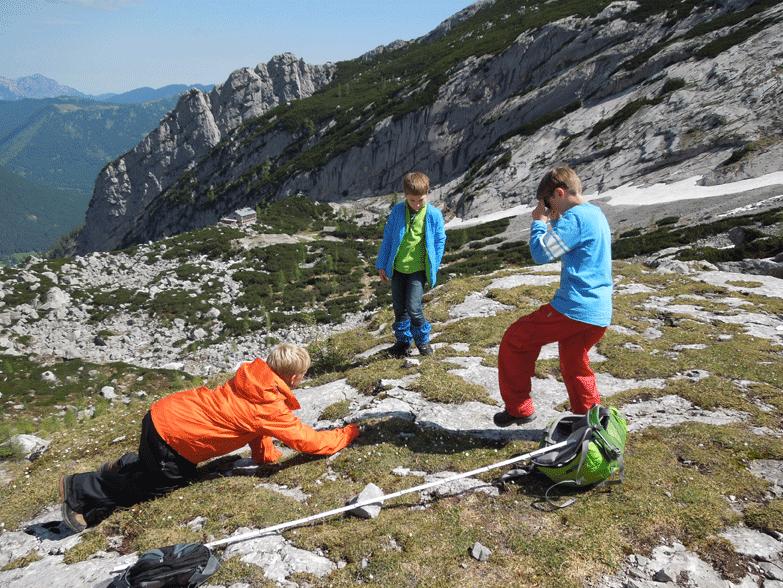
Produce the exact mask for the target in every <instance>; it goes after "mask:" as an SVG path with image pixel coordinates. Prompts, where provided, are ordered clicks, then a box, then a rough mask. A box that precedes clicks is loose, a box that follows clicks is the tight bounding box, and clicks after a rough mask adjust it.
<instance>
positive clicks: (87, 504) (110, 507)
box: [66, 412, 196, 526]
mask: <svg viewBox="0 0 783 588" xmlns="http://www.w3.org/2000/svg"><path fill="white" fill-rule="evenodd" d="M118 465H119V466H120V467H119V468H118V469H117V470H116V471H112V472H107V471H104V472H101V471H97V472H88V473H84V474H75V475H73V476H71V477H70V478H69V480H68V481H69V482H70V485H69V488H68V489H67V492H66V495H67V497H68V506H70V507H71V508H72V509H73V510H75V511H76V512H79V513H81V514H82V515H84V518H85V520H86V521H87V524H88V525H90V526H92V525H96V524H98V523H99V522H100V521H102V520H103V519H105V518H106V517H108V516H109V515H110V514H111V513H112V512H114V510H115V509H117V508H118V507H128V506H132V505H134V504H136V503H138V502H142V501H144V500H148V499H150V498H155V497H157V496H163V495H164V494H166V493H168V492H171V491H172V490H176V489H177V488H181V487H182V486H186V485H187V484H188V483H189V482H190V481H192V480H193V479H195V477H196V466H195V465H194V464H192V463H191V462H189V461H188V460H186V459H185V458H184V457H182V456H181V455H179V454H178V453H177V452H176V451H174V450H173V449H172V448H171V447H169V445H168V444H167V443H166V442H165V441H164V440H163V439H162V438H161V436H160V435H159V434H158V432H157V431H156V430H155V425H154V424H153V423H152V417H151V416H150V413H149V412H148V413H147V414H146V415H144V419H143V420H142V421H141V439H140V440H139V452H138V453H126V454H125V455H123V456H122V457H121V458H120V459H119V462H118Z"/></svg>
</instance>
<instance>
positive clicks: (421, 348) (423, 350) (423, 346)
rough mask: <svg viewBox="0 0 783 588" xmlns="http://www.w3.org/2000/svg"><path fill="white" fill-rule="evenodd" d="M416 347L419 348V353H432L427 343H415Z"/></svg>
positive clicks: (430, 346) (426, 354)
mask: <svg viewBox="0 0 783 588" xmlns="http://www.w3.org/2000/svg"><path fill="white" fill-rule="evenodd" d="M416 347H418V348H419V355H424V356H428V355H432V345H430V344H429V343H422V344H421V345H416Z"/></svg>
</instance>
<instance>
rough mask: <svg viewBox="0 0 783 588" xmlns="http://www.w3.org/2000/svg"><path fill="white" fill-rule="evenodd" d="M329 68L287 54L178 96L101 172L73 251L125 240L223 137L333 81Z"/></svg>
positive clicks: (104, 247)
mask: <svg viewBox="0 0 783 588" xmlns="http://www.w3.org/2000/svg"><path fill="white" fill-rule="evenodd" d="M334 69H335V67H334V66H333V65H332V64H326V65H309V64H306V63H305V62H304V61H303V60H301V59H298V58H296V57H295V56H294V55H292V54H290V53H285V54H283V55H278V56H275V57H273V58H272V59H271V60H270V61H269V62H268V63H266V64H259V65H258V66H256V67H255V68H242V69H239V70H236V71H235V72H233V73H232V74H231V75H230V76H229V77H228V79H227V80H226V82H225V83H223V84H222V85H220V86H217V87H216V88H214V89H213V90H212V91H211V92H210V93H209V94H205V93H204V92H202V91H200V90H197V89H193V90H190V91H189V92H187V93H186V94H184V95H182V97H181V98H180V99H179V102H178V103H177V106H176V107H175V108H174V110H173V111H171V112H170V113H169V114H168V115H166V117H165V118H164V119H163V120H162V121H161V123H160V126H159V127H158V128H157V129H155V130H154V131H152V132H151V133H150V134H149V135H147V136H146V137H145V138H144V139H143V140H142V141H141V142H140V143H139V144H138V145H137V146H136V147H134V148H133V149H132V150H131V151H129V152H128V153H126V154H125V155H123V156H121V157H119V158H118V159H116V160H114V161H113V162H111V163H110V164H108V165H107V166H106V167H104V168H103V170H101V172H100V174H99V175H98V179H97V180H96V182H95V189H94V191H93V198H92V200H91V201H90V206H89V209H88V210H87V217H86V222H85V228H84V230H83V231H82V232H81V233H80V235H79V239H78V242H77V250H78V251H79V252H88V251H99V250H107V249H113V248H116V247H119V246H121V245H123V244H125V241H124V239H125V235H126V233H127V231H128V228H129V227H131V226H133V225H134V224H135V223H136V222H138V219H139V218H140V217H143V215H144V212H145V210H146V209H147V207H148V206H149V204H150V203H151V202H153V201H154V200H155V199H156V198H157V197H158V196H160V195H161V194H162V193H163V192H165V191H166V190H167V189H168V188H169V187H170V186H171V185H172V184H174V182H176V181H177V179H179V178H180V177H181V176H182V175H183V174H186V173H188V172H189V171H191V170H192V169H193V167H194V166H195V165H196V164H197V163H198V162H199V160H200V159H202V158H203V157H205V156H206V155H207V154H208V153H209V151H210V150H211V149H212V148H213V147H215V146H216V145H217V144H218V143H219V142H220V141H221V139H223V138H225V137H227V136H228V135H229V134H230V133H231V131H233V130H234V129H236V128H237V127H238V126H239V125H241V124H242V123H243V122H245V121H246V120H248V119H251V118H254V117H257V116H259V115H260V114H263V113H264V112H266V111H267V110H269V109H271V108H273V107H275V106H277V105H278V104H280V103H285V102H288V101H291V100H297V99H300V98H304V97H306V96H310V95H312V94H313V92H315V91H316V90H318V89H319V88H322V87H323V86H325V85H326V84H327V83H328V82H329V81H330V80H331V78H332V75H333V74H334ZM188 197H189V195H188V194H185V195H183V198H185V199H186V200H188V199H189V198H188ZM216 214H217V215H218V216H219V214H220V213H216ZM213 216H215V215H214V214H213Z"/></svg>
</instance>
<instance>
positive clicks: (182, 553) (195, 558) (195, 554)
mask: <svg viewBox="0 0 783 588" xmlns="http://www.w3.org/2000/svg"><path fill="white" fill-rule="evenodd" d="M219 566H220V562H219V561H218V559H217V558H216V557H215V556H214V555H213V554H212V551H211V550H210V549H209V547H207V546H205V545H201V544H200V543H177V544H176V545H169V546H168V547H161V548H159V549H150V550H149V551H145V552H144V553H142V554H141V555H140V556H139V559H138V560H137V561H136V563H135V564H133V565H132V566H131V567H129V568H128V569H127V570H125V572H123V574H122V575H121V576H118V577H116V578H115V579H114V581H113V582H112V583H111V584H110V586H109V587H108V588H164V587H167V586H188V587H189V588H195V587H196V586H200V585H201V584H203V583H204V582H206V581H207V579H208V578H209V577H210V576H211V575H212V574H214V573H215V572H216V571H217V570H218V567H219Z"/></svg>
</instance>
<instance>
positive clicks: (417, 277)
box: [391, 271, 432, 345]
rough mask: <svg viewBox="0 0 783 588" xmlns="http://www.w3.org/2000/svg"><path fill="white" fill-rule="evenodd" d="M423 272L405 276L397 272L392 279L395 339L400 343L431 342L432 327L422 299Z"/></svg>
mask: <svg viewBox="0 0 783 588" xmlns="http://www.w3.org/2000/svg"><path fill="white" fill-rule="evenodd" d="M425 279H426V277H425V274H424V272H423V271H421V272H415V273H413V274H403V273H401V272H397V271H395V272H394V273H393V274H392V278H391V289H392V306H393V307H394V324H393V325H392V328H393V329H394V337H395V338H396V339H397V341H399V342H400V343H407V344H410V342H411V340H413V341H415V342H416V345H424V344H425V343H428V342H429V340H430V330H431V329H432V326H431V325H430V323H428V322H427V319H425V318H424V308H423V306H422V302H421V298H422V296H424V280H425Z"/></svg>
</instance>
